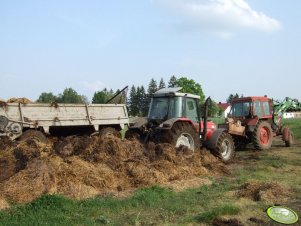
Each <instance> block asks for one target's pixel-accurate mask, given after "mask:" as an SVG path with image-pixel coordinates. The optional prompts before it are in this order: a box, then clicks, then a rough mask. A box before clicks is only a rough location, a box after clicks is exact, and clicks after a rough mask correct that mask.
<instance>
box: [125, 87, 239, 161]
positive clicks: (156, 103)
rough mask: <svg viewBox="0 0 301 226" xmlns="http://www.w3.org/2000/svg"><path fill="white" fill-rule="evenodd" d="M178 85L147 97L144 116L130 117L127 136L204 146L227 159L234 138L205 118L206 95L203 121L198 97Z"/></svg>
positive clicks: (228, 159)
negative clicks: (148, 102) (150, 97)
mask: <svg viewBox="0 0 301 226" xmlns="http://www.w3.org/2000/svg"><path fill="white" fill-rule="evenodd" d="M181 89H182V88H181V87H177V88H164V89H161V90H159V91H157V92H156V93H155V94H154V95H153V97H152V100H151V103H150V108H149V113H148V116H147V117H145V118H137V119H134V120H133V121H132V122H131V123H130V126H129V129H128V131H127V132H126V134H125V137H126V138H127V139H131V138H138V139H139V140H140V141H142V142H144V143H146V142H148V141H153V142H155V143H170V144H172V145H174V146H175V147H180V146H186V147H187V148H188V149H191V150H193V151H197V150H199V149H200V146H201V145H202V146H204V147H206V148H208V149H209V150H210V151H212V152H213V153H214V154H215V155H217V156H219V157H220V158H221V159H222V160H223V161H224V162H229V161H230V160H231V159H232V158H233V157H234V155H235V147H234V142H233V140H232V137H231V135H229V134H228V133H227V132H226V131H225V129H223V128H221V129H217V126H216V125H215V124H214V123H213V122H211V121H207V112H208V105H209V102H210V98H208V99H207V100H206V102H205V106H204V109H205V110H204V111H205V114H204V116H203V121H202V120H201V113H200V104H199V99H200V97H199V96H197V95H193V94H188V93H181V92H179V91H180V90H181Z"/></svg>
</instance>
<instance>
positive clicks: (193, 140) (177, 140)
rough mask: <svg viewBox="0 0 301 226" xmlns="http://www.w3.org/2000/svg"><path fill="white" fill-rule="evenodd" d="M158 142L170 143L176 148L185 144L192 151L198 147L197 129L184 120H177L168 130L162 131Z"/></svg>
mask: <svg viewBox="0 0 301 226" xmlns="http://www.w3.org/2000/svg"><path fill="white" fill-rule="evenodd" d="M160 142H164V143H170V144H171V145H173V146H175V147H176V148H178V147H180V146H185V147H187V148H188V149H190V150H192V151H197V150H199V149H200V142H199V139H198V133H197V131H196V130H195V129H194V128H193V126H192V125H190V124H188V123H185V122H177V123H175V124H174V125H173V127H172V128H171V129H170V130H167V131H164V132H162V136H161V139H160Z"/></svg>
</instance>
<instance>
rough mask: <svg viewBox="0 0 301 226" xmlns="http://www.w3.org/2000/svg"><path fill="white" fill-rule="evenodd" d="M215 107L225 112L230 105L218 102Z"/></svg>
mask: <svg viewBox="0 0 301 226" xmlns="http://www.w3.org/2000/svg"><path fill="white" fill-rule="evenodd" d="M217 106H219V107H220V108H222V109H223V110H224V111H225V110H226V109H227V108H228V107H229V106H230V104H229V103H221V102H219V103H218V104H217Z"/></svg>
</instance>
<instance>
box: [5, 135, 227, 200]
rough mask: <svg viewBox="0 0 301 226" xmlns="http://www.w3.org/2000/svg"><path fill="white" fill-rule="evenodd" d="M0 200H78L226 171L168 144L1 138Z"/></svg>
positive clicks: (202, 156) (206, 157) (214, 162)
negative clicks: (58, 197) (52, 196)
mask: <svg viewBox="0 0 301 226" xmlns="http://www.w3.org/2000/svg"><path fill="white" fill-rule="evenodd" d="M0 169H1V171H0V172H1V173H0V200H7V201H9V202H15V203H26V202H31V201H33V200H34V199H36V198H38V197H40V196H41V195H44V194H62V195H65V196H67V197H70V198H76V199H83V198H89V197H95V196H98V195H108V194H118V193H122V192H126V191H130V190H133V189H135V188H139V187H146V186H150V185H155V184H162V185H163V184H166V183H170V182H172V181H175V182H176V181H179V180H186V179H187V180H188V179H191V178H194V177H198V176H205V175H213V174H223V173H225V172H227V168H226V167H225V166H224V164H223V163H221V162H220V161H219V160H218V159H217V158H215V157H214V156H212V155H211V154H210V153H209V152H207V151H205V153H204V154H201V153H200V152H195V153H193V152H191V151H189V150H187V149H185V148H179V149H175V148H173V147H171V146H170V145H169V144H154V143H149V144H148V145H147V146H146V147H144V146H143V145H142V144H140V143H139V142H137V141H129V140H120V139H118V138H110V139H102V138H100V137H76V136H74V137H65V138H53V139H52V140H51V141H50V142H49V144H47V145H44V144H41V143H36V142H35V141H26V142H11V141H9V140H7V139H6V138H1V139H0Z"/></svg>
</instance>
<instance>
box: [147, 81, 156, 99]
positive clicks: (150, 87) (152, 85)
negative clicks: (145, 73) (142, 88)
mask: <svg viewBox="0 0 301 226" xmlns="http://www.w3.org/2000/svg"><path fill="white" fill-rule="evenodd" d="M157 90H158V86H157V82H156V81H155V80H154V79H153V78H152V79H151V80H150V82H149V85H148V89H147V94H148V95H150V96H151V95H152V94H154V93H155V92H156V91H157Z"/></svg>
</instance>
